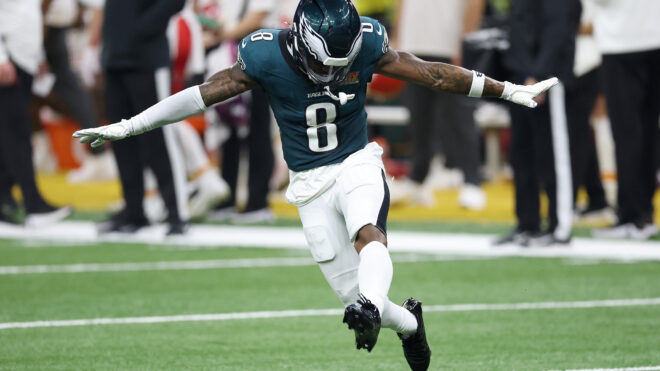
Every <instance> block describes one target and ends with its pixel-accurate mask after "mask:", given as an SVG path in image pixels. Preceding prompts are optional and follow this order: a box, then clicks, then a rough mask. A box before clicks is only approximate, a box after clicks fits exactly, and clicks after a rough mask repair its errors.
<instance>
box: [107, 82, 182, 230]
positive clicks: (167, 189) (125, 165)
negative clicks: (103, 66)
mask: <svg viewBox="0 0 660 371" xmlns="http://www.w3.org/2000/svg"><path fill="white" fill-rule="evenodd" d="M157 83H162V84H167V86H164V87H162V86H161V87H157ZM159 91H162V92H164V93H165V94H167V93H169V77H167V79H166V80H164V81H161V79H158V81H157V78H156V72H155V71H141V70H108V71H106V106H107V107H106V108H107V111H108V120H109V121H110V122H119V121H121V120H122V119H129V118H131V117H133V116H134V115H136V114H138V113H140V112H142V111H144V110H145V109H147V108H149V107H150V106H152V105H154V104H156V103H157V102H158V100H159V94H158V92H159ZM170 129H173V128H171V127H165V128H159V129H155V130H151V131H149V132H146V133H143V134H140V135H137V136H134V137H128V138H125V139H123V140H119V141H116V142H112V148H113V150H114V154H115V158H116V160H117V167H118V169H119V179H120V180H121V184H122V190H123V193H124V200H125V202H126V209H125V212H126V213H127V217H128V218H129V219H132V220H136V219H140V220H141V219H142V218H144V211H143V208H142V200H143V196H144V175H143V171H144V169H145V168H146V167H149V168H150V169H151V170H152V171H153V173H154V175H155V176H156V180H157V181H158V190H159V192H160V195H161V197H162V198H163V202H164V203H165V206H166V207H167V210H168V222H170V223H173V222H177V221H180V220H181V219H185V218H186V215H187V213H186V211H185V209H184V206H185V175H184V173H185V170H184V168H183V164H182V159H180V158H178V157H177V153H178V152H177V151H178V148H176V142H175V140H174V139H175V138H174V137H172V138H171V139H172V140H167V138H166V134H165V133H164V131H165V130H170ZM172 135H174V133H172ZM175 176H176V177H177V178H175ZM175 180H176V181H175Z"/></svg>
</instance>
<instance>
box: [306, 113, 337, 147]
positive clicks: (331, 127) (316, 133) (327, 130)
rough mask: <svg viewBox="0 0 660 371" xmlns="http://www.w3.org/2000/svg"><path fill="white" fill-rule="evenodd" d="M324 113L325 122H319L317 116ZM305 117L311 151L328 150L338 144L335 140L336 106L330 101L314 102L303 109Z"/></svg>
mask: <svg viewBox="0 0 660 371" xmlns="http://www.w3.org/2000/svg"><path fill="white" fill-rule="evenodd" d="M322 112H323V113H325V120H324V121H325V122H323V123H322V124H319V116H320V114H321V113H322ZM305 116H306V118H307V126H309V128H307V138H308V139H309V140H308V145H309V149H311V150H312V151H313V152H328V151H332V150H333V149H335V148H337V146H339V140H337V125H335V124H334V122H335V120H336V119H337V108H336V107H335V105H334V104H332V103H316V104H312V105H311V106H309V107H307V109H306V110H305Z"/></svg>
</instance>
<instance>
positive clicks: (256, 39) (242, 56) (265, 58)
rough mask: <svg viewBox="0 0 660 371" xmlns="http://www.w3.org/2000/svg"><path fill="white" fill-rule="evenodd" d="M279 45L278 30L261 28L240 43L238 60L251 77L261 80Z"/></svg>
mask: <svg viewBox="0 0 660 371" xmlns="http://www.w3.org/2000/svg"><path fill="white" fill-rule="evenodd" d="M276 46H277V30H259V31H256V32H253V33H251V34H249V35H247V36H246V37H245V38H244V39H243V40H241V42H240V44H238V53H237V56H236V61H237V62H238V64H239V66H240V67H241V69H242V70H243V72H245V74H246V75H248V76H249V77H250V78H252V79H253V80H255V81H257V82H261V80H262V78H263V77H264V74H265V73H266V71H265V68H267V66H268V65H269V58H271V57H272V56H273V49H274V47H276Z"/></svg>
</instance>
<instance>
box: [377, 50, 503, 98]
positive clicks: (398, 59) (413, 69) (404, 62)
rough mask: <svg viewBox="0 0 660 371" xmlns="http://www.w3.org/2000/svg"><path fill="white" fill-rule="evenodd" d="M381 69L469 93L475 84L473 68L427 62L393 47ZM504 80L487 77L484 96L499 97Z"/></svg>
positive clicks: (443, 87) (438, 86) (400, 77)
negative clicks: (499, 80) (473, 82)
mask: <svg viewBox="0 0 660 371" xmlns="http://www.w3.org/2000/svg"><path fill="white" fill-rule="evenodd" d="M376 70H377V72H378V73H382V74H384V75H387V76H390V77H393V78H397V79H400V80H404V81H407V82H412V83H415V84H420V85H424V86H427V87H429V88H431V89H435V90H440V91H444V92H448V93H454V94H464V95H467V94H468V93H469V92H470V87H471V86H472V71H470V70H467V69H465V68H462V67H458V66H454V65H451V64H446V63H436V62H426V61H423V60H421V59H419V58H417V57H415V56H414V55H412V54H410V53H406V52H397V51H390V52H388V53H387V54H386V55H384V56H383V58H382V59H381V60H380V61H379V64H378V66H377V69H376ZM503 90H504V84H502V83H501V82H498V81H496V80H493V79H491V78H486V84H485V86H484V92H483V96H484V97H499V96H501V95H502V91H503Z"/></svg>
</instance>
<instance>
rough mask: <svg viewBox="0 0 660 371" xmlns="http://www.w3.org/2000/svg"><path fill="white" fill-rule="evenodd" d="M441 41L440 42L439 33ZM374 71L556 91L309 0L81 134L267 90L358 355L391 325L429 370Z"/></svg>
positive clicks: (418, 364)
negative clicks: (392, 214) (214, 62)
mask: <svg viewBox="0 0 660 371" xmlns="http://www.w3.org/2000/svg"><path fill="white" fill-rule="evenodd" d="M429 37H433V35H429ZM373 73H380V74H383V75H386V76H390V77H393V78H397V79H400V80H404V81H407V82H410V83H415V84H421V85H425V86H428V87H431V88H434V89H437V90H441V91H445V92H449V93H456V94H464V95H469V96H471V97H482V96H484V97H500V98H502V99H506V100H509V101H512V102H515V103H518V104H521V105H525V106H528V107H535V106H536V104H537V103H536V102H535V101H534V98H535V97H537V96H538V95H540V94H542V93H543V92H544V91H546V90H547V89H549V88H550V87H552V86H553V85H554V84H556V79H550V80H546V81H543V82H540V83H537V84H535V85H530V86H521V85H514V84H511V83H508V82H505V83H501V82H498V81H495V80H492V79H490V78H487V77H486V76H484V75H483V74H481V73H478V72H475V71H468V70H465V69H463V68H460V67H457V66H453V65H449V64H443V63H430V62H425V61H423V60H420V59H418V58H416V57H415V56H413V55H411V54H409V53H406V52H403V51H396V50H392V49H390V48H389V45H388V39H387V32H386V30H385V28H384V27H383V26H381V25H380V24H379V23H378V22H377V21H375V20H373V19H371V18H366V17H362V18H361V17H360V16H359V15H358V13H357V11H356V10H355V8H354V6H353V5H352V3H351V1H350V0H302V1H300V4H299V5H298V8H297V10H296V14H295V17H294V22H293V25H292V28H291V29H281V30H275V29H264V30H259V31H257V32H254V33H252V34H250V35H249V36H247V37H246V38H245V39H243V40H242V42H241V43H240V45H239V55H238V58H237V62H236V64H235V65H234V66H233V67H231V68H228V69H226V70H223V71H220V72H218V73H216V74H215V75H213V76H212V77H211V78H209V80H208V81H206V82H205V83H204V84H202V85H199V86H195V87H192V88H188V89H186V90H184V91H182V92H180V93H177V94H175V95H173V96H170V97H169V98H167V99H165V100H163V101H161V102H160V103H158V104H156V105H154V106H152V107H151V108H149V109H147V110H145V111H144V112H142V113H140V114H138V115H137V116H135V117H133V118H131V119H128V120H122V121H121V122H119V123H116V124H112V125H108V126H105V127H100V128H95V129H85V130H80V131H78V132H76V133H75V134H74V137H77V138H81V142H92V146H99V145H101V144H103V143H104V142H105V141H108V140H118V139H122V138H125V137H127V136H132V135H138V134H140V133H144V132H145V131H148V130H151V129H153V128H156V127H160V126H163V125H167V124H170V123H174V122H178V121H181V120H182V119H184V118H186V117H188V116H191V115H195V114H198V113H200V112H202V111H204V110H205V109H207V107H210V106H211V105H213V104H216V103H218V102H222V101H224V100H225V99H228V98H231V97H233V96H235V95H237V94H240V93H242V92H244V91H247V90H250V89H252V88H254V87H256V86H261V87H263V88H264V89H265V90H266V92H267V94H268V96H269V99H270V103H271V105H272V108H273V111H274V113H275V118H276V119H277V123H278V125H279V128H280V135H281V137H282V147H283V151H284V157H285V159H286V162H287V165H288V167H289V169H290V184H289V188H288V190H287V195H286V196H287V201H288V202H290V203H292V204H293V205H296V206H297V207H298V209H299V213H300V218H301V220H302V224H303V232H304V234H305V237H306V239H307V243H308V245H309V248H310V251H311V254H312V257H313V258H314V259H315V260H316V261H317V262H318V264H319V266H320V268H321V271H322V272H323V274H324V275H325V278H326V279H327V281H328V283H329V284H330V286H331V288H332V289H333V290H334V291H335V293H336V294H337V296H338V297H339V299H340V300H341V301H342V302H343V304H344V305H345V308H346V309H345V314H344V319H343V321H344V322H345V323H347V324H348V327H349V329H352V330H354V331H355V341H356V346H357V348H358V349H360V348H365V349H367V350H368V351H371V350H372V349H373V347H374V346H375V345H376V340H377V338H378V334H379V331H380V328H381V327H385V328H389V329H393V330H394V331H396V332H397V333H398V336H399V337H400V338H401V340H402V343H403V351H404V355H405V357H406V360H407V361H408V364H409V365H410V367H411V368H412V369H413V370H426V369H427V368H428V366H429V363H430V358H431V351H430V349H429V346H428V343H427V341H426V335H425V332H424V323H423V320H422V304H421V302H419V301H417V300H415V299H412V298H410V299H408V300H407V301H406V302H405V303H404V304H403V306H399V305H397V304H394V303H392V302H391V301H390V300H389V299H388V296H387V294H388V291H389V288H390V283H391V281H392V261H391V259H390V256H389V252H388V250H387V234H386V220H387V213H388V208H389V191H388V188H387V184H386V181H385V173H384V171H383V163H382V160H381V155H382V152H383V151H382V149H381V147H380V146H378V144H376V143H368V141H367V121H366V118H367V114H366V112H365V96H366V89H367V83H369V81H370V80H371V76H372V74H373Z"/></svg>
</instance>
